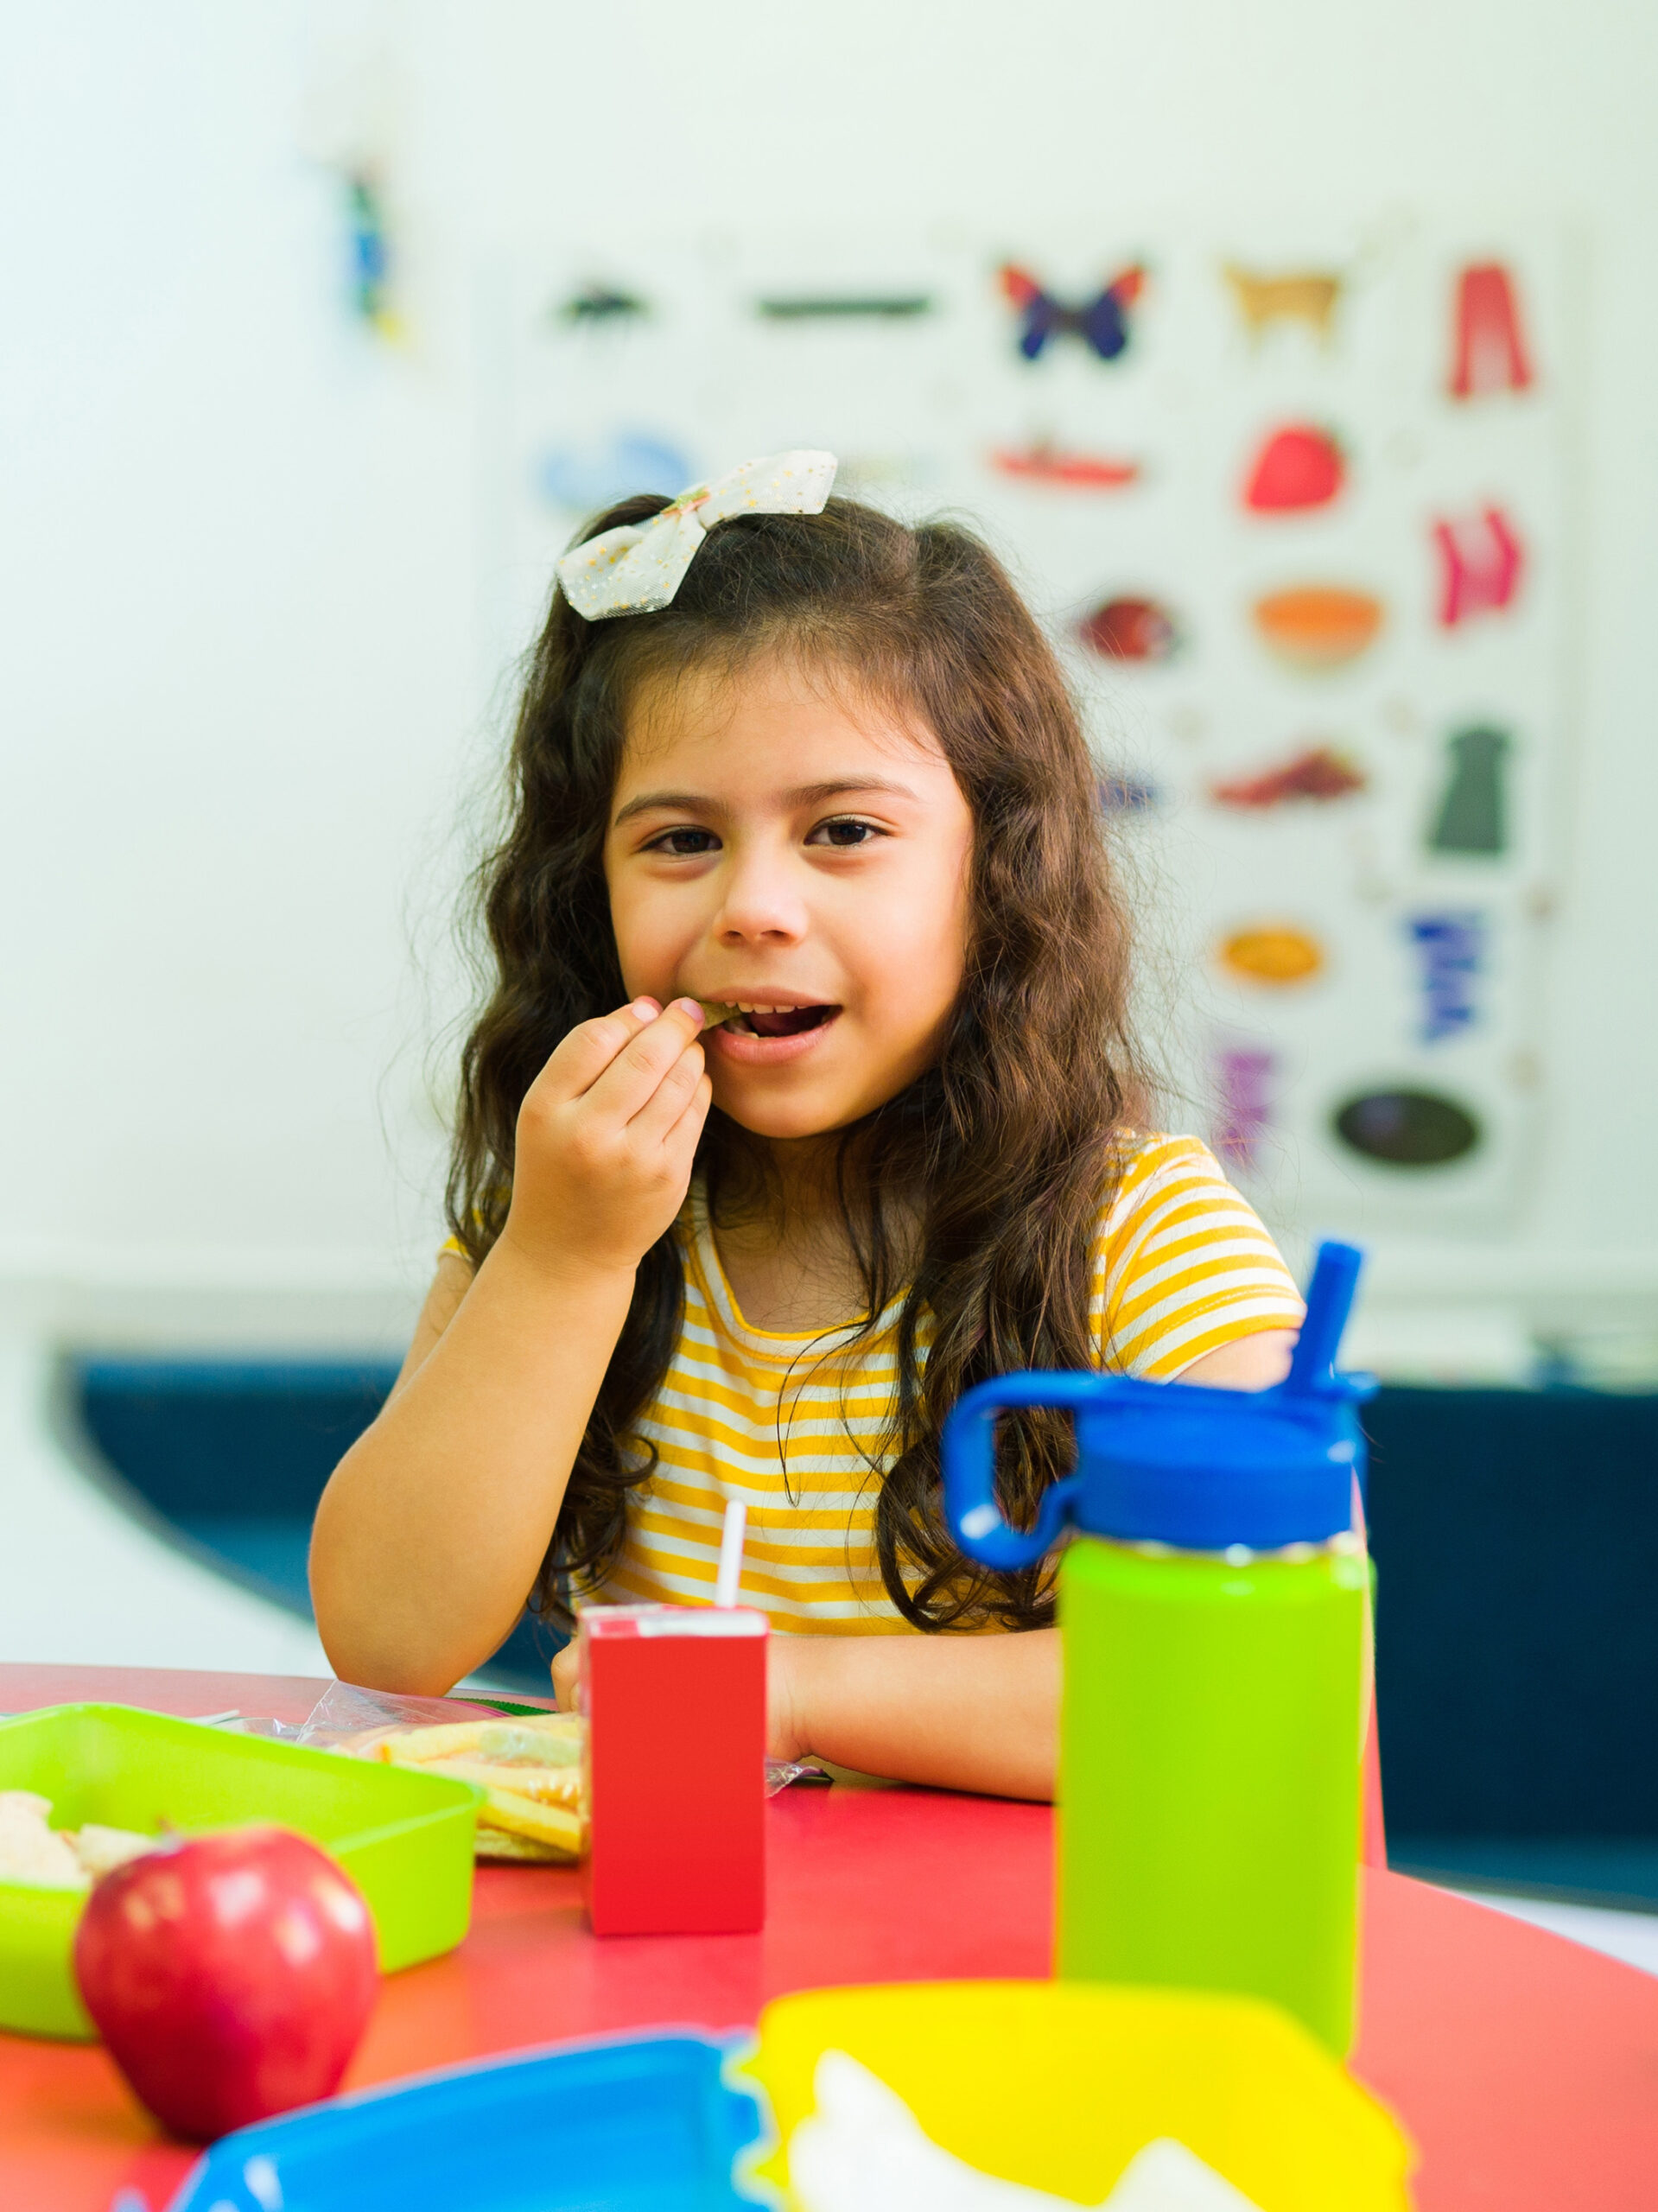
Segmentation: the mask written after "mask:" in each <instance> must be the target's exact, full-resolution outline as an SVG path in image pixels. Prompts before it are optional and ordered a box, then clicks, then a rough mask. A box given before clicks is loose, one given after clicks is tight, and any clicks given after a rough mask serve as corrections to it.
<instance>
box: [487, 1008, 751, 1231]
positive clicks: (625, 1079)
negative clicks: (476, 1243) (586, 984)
mask: <svg viewBox="0 0 1658 2212" xmlns="http://www.w3.org/2000/svg"><path fill="white" fill-rule="evenodd" d="M701 1027H702V1008H701V1007H699V1006H698V1005H697V1003H696V1000H695V999H676V1000H675V1001H674V1002H673V1004H672V1005H671V1006H670V1007H668V1009H667V1010H666V1012H665V1013H664V1011H662V1009H661V1008H659V1007H657V1002H656V1001H655V1000H654V999H635V1000H634V1001H633V1002H632V1005H631V1006H625V1007H621V1008H620V1009H619V1011H618V1012H617V1013H615V1014H604V1015H602V1016H601V1017H600V1019H599V1020H597V1021H584V1022H582V1023H581V1025H580V1026H579V1027H577V1028H575V1029H572V1030H571V1032H570V1033H569V1036H568V1037H567V1038H565V1039H564V1041H563V1043H562V1045H560V1046H559V1047H558V1049H557V1051H556V1052H554V1054H553V1056H552V1058H550V1059H549V1061H548V1063H547V1065H546V1066H545V1067H544V1068H543V1070H542V1071H541V1073H540V1074H539V1075H538V1076H537V1077H536V1079H535V1081H534V1082H533V1083H532V1084H530V1088H529V1090H528V1091H527V1092H526V1093H525V1094H524V1104H523V1105H522V1106H521V1107H520V1108H519V1109H518V1149H517V1153H516V1155H515V1158H514V1162H513V1170H512V1204H511V1210H510V1211H509V1212H508V1215H507V1218H506V1226H505V1228H504V1229H503V1230H502V1231H501V1242H502V1243H504V1244H507V1245H509V1246H510V1247H511V1249H514V1250H515V1251H517V1252H518V1253H519V1254H520V1255H523V1256H524V1257H526V1258H528V1259H530V1261H532V1262H534V1263H535V1264H537V1266H539V1267H543V1268H548V1269H549V1270H551V1271H553V1272H555V1273H558V1274H569V1273H570V1272H572V1271H575V1272H587V1271H592V1272H596V1273H598V1274H619V1273H626V1274H632V1272H633V1270H634V1269H635V1268H637V1267H638V1263H639V1262H640V1260H641V1259H643V1258H644V1256H645V1253H646V1252H647V1251H648V1250H649V1249H650V1248H651V1245H652V1244H654V1243H656V1241H657V1238H658V1237H659V1236H664V1235H665V1234H666V1232H667V1230H669V1228H670V1226H671V1225H672V1223H673V1220H674V1217H675V1216H676V1215H677V1213H678V1211H679V1209H680V1207H681V1206H682V1205H683V1204H684V1202H685V1192H686V1189H687V1187H688V1186H689V1182H690V1176H691V1161H692V1159H693V1157H694V1156H695V1154H696V1141H697V1138H698V1137H699V1136H700V1135H702V1124H703V1122H705V1121H706V1120H707V1118H708V1099H709V1096H710V1095H711V1092H712V1088H713V1086H712V1085H711V1084H710V1083H709V1081H708V1075H707V1073H706V1071H705V1070H704V1068H703V1065H702V1046H700V1045H699V1044H698V1043H697V1042H696V1036H697V1032H698V1031H699V1030H700V1029H701Z"/></svg>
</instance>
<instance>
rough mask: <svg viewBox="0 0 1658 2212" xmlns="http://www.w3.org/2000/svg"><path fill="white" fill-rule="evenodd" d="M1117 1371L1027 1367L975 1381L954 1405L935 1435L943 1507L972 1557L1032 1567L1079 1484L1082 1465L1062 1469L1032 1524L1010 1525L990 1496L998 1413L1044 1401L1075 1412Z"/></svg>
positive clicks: (1103, 1391)
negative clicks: (1066, 1472)
mask: <svg viewBox="0 0 1658 2212" xmlns="http://www.w3.org/2000/svg"><path fill="white" fill-rule="evenodd" d="M1116 1379H1117V1378H1116V1377H1115V1376H1110V1375H1084V1374H1072V1373H1068V1372H1065V1371H1064V1370H1056V1371H1053V1372H1051V1373H1048V1374H1043V1373H1040V1372H1039V1371H1037V1370H1025V1371H1024V1372H1022V1373H1020V1374H1015V1375H993V1376H991V1378H990V1380H989V1381H988V1383H975V1385H974V1387H973V1389H970V1390H969V1391H967V1392H965V1393H964V1394H963V1395H962V1397H961V1398H960V1399H958V1400H957V1402H956V1405H955V1406H954V1407H953V1408H952V1409H951V1411H950V1415H949V1418H948V1419H947V1420H946V1421H945V1423H944V1432H943V1439H942V1442H941V1451H942V1456H943V1463H944V1514H945V1517H946V1519H947V1520H948V1521H949V1522H950V1531H951V1534H952V1535H954V1536H955V1538H956V1542H957V1543H958V1544H960V1545H961V1546H962V1549H963V1550H964V1551H966V1552H967V1553H968V1554H969V1556H970V1557H972V1558H974V1559H976V1560H982V1561H983V1563H984V1564H985V1566H986V1567H994V1568H996V1569H997V1570H998V1571H999V1572H1002V1573H1005V1572H1007V1570H1008V1569H1009V1568H1012V1567H1031V1566H1032V1565H1034V1563H1035V1562H1036V1561H1037V1560H1039V1559H1040V1558H1041V1557H1042V1555H1043V1554H1044V1553H1045V1552H1046V1551H1048V1550H1049V1549H1051V1547H1052V1545H1053V1543H1054V1541H1055V1540H1056V1539H1057V1538H1058V1535H1059V1531H1060V1529H1062V1528H1063V1527H1064V1520H1065V1514H1066V1510H1067V1508H1068V1507H1069V1506H1070V1501H1071V1499H1072V1498H1073V1497H1075V1496H1076V1495H1077V1491H1078V1490H1079V1489H1080V1488H1081V1487H1082V1480H1083V1478H1082V1476H1081V1475H1080V1473H1078V1474H1072V1475H1065V1476H1063V1477H1061V1478H1060V1480H1059V1481H1058V1482H1057V1483H1054V1484H1051V1486H1050V1488H1049V1489H1048V1490H1046V1491H1045V1492H1044V1493H1043V1497H1042V1503H1041V1506H1040V1508H1039V1510H1038V1513H1037V1516H1036V1526H1035V1527H1034V1528H1033V1529H1031V1530H1030V1531H1029V1532H1028V1534H1027V1533H1026V1532H1025V1531H1023V1530H1021V1529H1010V1528H1009V1527H1008V1525H1007V1522H1006V1521H1005V1520H1004V1519H1003V1518H1002V1516H1001V1509H1000V1507H999V1506H998V1505H997V1503H996V1416H997V1414H1001V1413H1007V1412H1010V1411H1013V1409H1015V1408H1019V1407H1022V1406H1049V1407H1052V1408H1054V1409H1055V1410H1057V1411H1058V1412H1062V1413H1075V1412H1076V1411H1077V1408H1079V1407H1081V1406H1091V1405H1097V1404H1098V1402H1099V1401H1100V1400H1101V1399H1102V1398H1103V1397H1109V1395H1110V1394H1111V1388H1112V1385H1113V1383H1115V1380H1116Z"/></svg>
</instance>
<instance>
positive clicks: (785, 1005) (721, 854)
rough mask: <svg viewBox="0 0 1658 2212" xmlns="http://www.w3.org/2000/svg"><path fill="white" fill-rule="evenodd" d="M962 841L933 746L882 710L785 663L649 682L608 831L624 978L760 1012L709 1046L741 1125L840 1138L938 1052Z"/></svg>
mask: <svg viewBox="0 0 1658 2212" xmlns="http://www.w3.org/2000/svg"><path fill="white" fill-rule="evenodd" d="M972 850H973V817H972V815H971V813H970V812H969V808H968V804H967V801H966V800H965V798H963V797H962V791H961V789H960V786H959V785H957V783H956V778H955V775H954V774H953V772H951V770H950V766H949V763H948V762H947V761H946V760H945V759H944V756H943V753H942V752H941V751H940V750H939V747H938V744H937V740H936V739H935V738H934V737H933V735H932V734H931V731H929V730H926V729H925V728H922V727H920V726H919V725H918V724H914V723H909V722H905V721H904V720H902V719H901V718H899V717H898V716H897V715H894V714H893V712H892V711H891V710H890V709H884V708H882V707H880V706H878V705H876V704H875V703H873V702H864V701H861V700H859V699H857V698H856V697H855V696H853V695H849V694H848V693H847V692H845V691H844V690H842V693H841V694H840V695H839V696H837V694H836V692H835V689H834V688H833V687H832V686H830V685H829V684H827V683H821V682H820V683H813V681H812V679H811V676H810V671H803V670H800V669H798V668H797V667H795V666H793V665H792V664H790V663H788V662H785V661H778V660H772V661H765V662H761V663H759V664H755V665H753V666H752V667H750V668H747V669H745V670H743V671H740V673H739V674H738V675H737V676H736V677H734V678H730V679H726V680H721V679H720V678H718V677H714V676H708V677H704V676H701V675H697V674H692V675H689V676H688V677H683V678H682V679H680V680H679V681H678V682H677V683H674V684H672V685H663V686H659V687H657V688H655V689H653V690H648V691H647V692H646V693H645V696H643V697H642V698H641V699H640V700H639V701H638V703H637V705H636V707H635V709H633V711H632V713H631V714H630V715H629V717H628V727H627V734H626V744H625V746H624V748H623V754H622V764H621V771H620V773H619V776H618V778H617V780H616V790H615V794H614V796H613V799H612V801H611V810H610V827H609V830H608V833H607V836H606V840H605V876H606V880H607V882H608V884H609V887H610V912H611V920H612V923H613V926H614V929H615V932H616V949H617V951H618V952H619V955H620V957H621V969H622V976H623V979H624V981H625V982H626V986H627V988H628V990H629V992H630V993H632V994H636V995H637V994H639V993H646V994H648V995H650V996H651V997H652V998H655V999H658V1000H660V1001H662V1002H663V1003H664V1005H665V1004H666V1003H667V1001H669V1000H670V999H671V998H677V997H679V996H682V995H683V996H688V997H691V998H700V999H717V1000H721V1001H724V1002H726V1003H727V1004H728V1005H735V1006H741V1007H749V1008H752V1009H753V1012H752V1013H751V1014H746V1015H745V1016H744V1017H743V1018H742V1019H740V1020H738V1021H736V1022H727V1023H726V1024H725V1025H724V1026H723V1027H720V1028H717V1029H714V1030H711V1031H708V1032H705V1033H704V1037H703V1042H704V1045H705V1046H706V1047H707V1052H708V1073H709V1075H710V1076H711V1077H712V1078H713V1082H714V1099H715V1104H716V1105H717V1106H719V1107H720V1108H721V1109H722V1110H723V1111H724V1112H725V1113H727V1114H728V1115H730V1116H731V1118H732V1119H733V1120H734V1121H735V1122H740V1124H741V1125H742V1127H743V1128H746V1129H751V1130H753V1132H754V1133H755V1135H759V1136H766V1137H778V1138H790V1137H804V1136H815V1135H819V1134H821V1133H823V1132H824V1131H827V1130H830V1129H837V1128H843V1127H844V1126H845V1125H846V1124H847V1123H848V1122H854V1121H856V1120H858V1119H859V1117H860V1116H862V1115H865V1114H868V1113H871V1112H873V1109H875V1108H876V1107H877V1106H880V1105H881V1104H882V1103H884V1102H885V1101H886V1100H887V1099H889V1098H891V1097H893V1096H895V1094H896V1093H897V1092H899V1090H902V1089H903V1088H904V1086H905V1084H907V1083H909V1082H911V1081H912V1079H913V1078H914V1077H916V1076H918V1074H920V1073H921V1071H923V1070H924V1068H926V1067H929V1066H931V1064H932V1063H933V1061H934V1060H936V1059H937V1057H938V1052H939V1050H940V1048H941V1046H942V1044H943V1036H944V1032H945V1029H946V1027H947V1025H948V1023H949V1020H950V1012H951V1009H952V1007H954V1005H955V1003H956V995H957V993H958V991H959V990H960V988H961V982H962V963H963V960H964V957H965V953H966V947H967V935H968V921H969V869H970V863H971V859H972Z"/></svg>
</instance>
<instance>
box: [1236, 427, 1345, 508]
mask: <svg viewBox="0 0 1658 2212" xmlns="http://www.w3.org/2000/svg"><path fill="white" fill-rule="evenodd" d="M1343 476H1344V467H1343V462H1342V449H1341V448H1340V447H1339V446H1338V445H1337V442H1336V441H1335V439H1334V438H1332V437H1331V435H1330V433H1329V431H1328V430H1318V429H1313V428H1312V425H1311V424H1310V423H1291V424H1290V426H1289V427H1288V428H1287V429H1282V430H1277V431H1274V434H1273V435H1272V436H1271V437H1269V438H1268V439H1267V442H1266V444H1265V445H1264V446H1262V448H1261V451H1260V452H1259V454H1256V456H1255V467H1254V468H1253V469H1252V470H1251V471H1250V474H1249V481H1248V484H1247V485H1246V486H1245V487H1244V493H1243V503H1244V505H1245V506H1247V507H1250V508H1253V509H1254V511H1255V513H1257V514H1290V513H1293V512H1295V510H1296V509H1297V508H1299V507H1322V506H1327V505H1329V503H1330V501H1331V499H1334V498H1335V496H1336V494H1337V492H1339V491H1340V490H1341V488H1342V480H1343Z"/></svg>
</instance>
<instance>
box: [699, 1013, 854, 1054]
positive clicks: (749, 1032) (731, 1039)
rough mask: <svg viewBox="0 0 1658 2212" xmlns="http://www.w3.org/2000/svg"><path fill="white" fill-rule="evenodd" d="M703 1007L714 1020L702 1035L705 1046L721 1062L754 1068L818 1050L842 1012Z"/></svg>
mask: <svg viewBox="0 0 1658 2212" xmlns="http://www.w3.org/2000/svg"><path fill="white" fill-rule="evenodd" d="M703 1005H704V1009H705V1011H706V1012H707V1013H708V1014H709V1015H710V1016H712V1017H713V1019H712V1023H711V1026H710V1027H708V1028H707V1029H705V1030H704V1031H703V1033H702V1041H703V1043H704V1045H705V1046H707V1047H708V1050H709V1051H710V1052H713V1053H714V1054H715V1056H716V1057H717V1058H720V1059H722V1060H728V1061H731V1062H733V1063H734V1064H736V1065H749V1066H753V1067H772V1066H775V1065H778V1063H779V1062H780V1061H783V1060H795V1059H798V1058H800V1057H801V1056H802V1054H803V1053H806V1052H814V1051H816V1047H817V1044H818V1042H819V1040H820V1039H821V1038H822V1037H823V1035H824V1033H826V1032H827V1031H828V1030H829V1028H830V1027H832V1026H833V1025H834V1023H835V1021H836V1020H838V1018H839V1016H840V1013H841V1009H840V1007H838V1006H823V1005H819V1006H761V1007H757V1006H741V1005H736V1004H733V1005H731V1006H729V1007H722V1006H716V1005H712V1004H710V1003H709V1002H708V1001H706V1000H705V1001H703Z"/></svg>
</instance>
